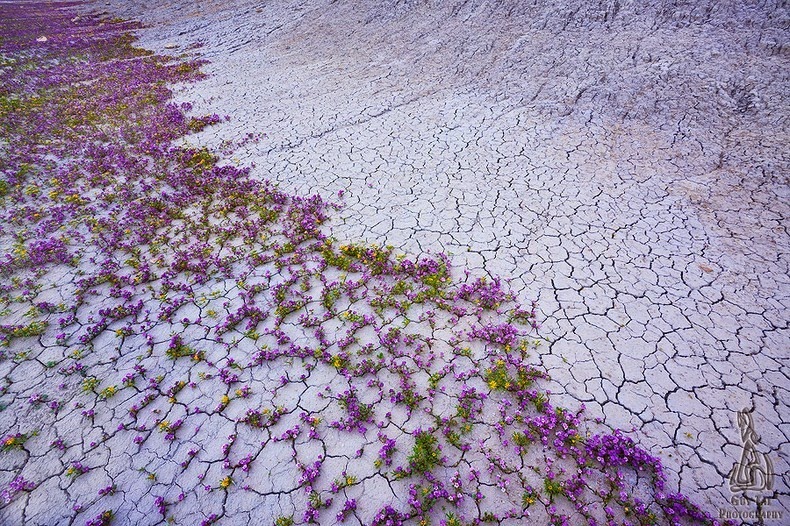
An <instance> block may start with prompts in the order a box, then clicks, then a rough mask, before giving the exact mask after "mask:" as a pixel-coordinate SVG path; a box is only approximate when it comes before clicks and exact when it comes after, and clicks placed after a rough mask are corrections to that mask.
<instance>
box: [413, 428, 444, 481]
mask: <svg viewBox="0 0 790 526" xmlns="http://www.w3.org/2000/svg"><path fill="white" fill-rule="evenodd" d="M437 442H438V441H437V439H436V437H435V436H433V434H431V433H430V432H429V431H418V432H417V436H416V438H415V441H414V449H413V450H412V452H411V454H410V455H409V458H408V460H409V466H411V468H412V470H415V471H417V472H420V473H425V472H426V471H431V470H432V469H433V468H435V467H436V466H437V465H439V462H440V461H441V456H440V452H439V449H438V447H437Z"/></svg>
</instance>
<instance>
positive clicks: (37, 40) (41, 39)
mask: <svg viewBox="0 0 790 526" xmlns="http://www.w3.org/2000/svg"><path fill="white" fill-rule="evenodd" d="M46 41H47V37H38V38H37V39H36V42H46Z"/></svg>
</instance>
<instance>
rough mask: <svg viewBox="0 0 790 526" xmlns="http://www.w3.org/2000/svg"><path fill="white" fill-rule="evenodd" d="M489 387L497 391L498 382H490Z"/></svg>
mask: <svg viewBox="0 0 790 526" xmlns="http://www.w3.org/2000/svg"><path fill="white" fill-rule="evenodd" d="M488 387H490V388H491V389H496V387H497V383H496V380H489V381H488Z"/></svg>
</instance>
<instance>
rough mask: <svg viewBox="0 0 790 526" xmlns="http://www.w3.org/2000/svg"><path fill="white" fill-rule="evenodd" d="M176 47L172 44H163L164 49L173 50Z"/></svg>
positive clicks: (176, 45)
mask: <svg viewBox="0 0 790 526" xmlns="http://www.w3.org/2000/svg"><path fill="white" fill-rule="evenodd" d="M177 47H178V44H173V43H172V42H171V43H169V44H165V49H175V48H177Z"/></svg>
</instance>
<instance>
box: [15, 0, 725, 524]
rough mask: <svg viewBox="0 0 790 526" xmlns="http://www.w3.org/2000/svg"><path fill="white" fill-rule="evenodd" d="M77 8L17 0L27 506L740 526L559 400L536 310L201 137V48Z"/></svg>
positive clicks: (18, 378) (275, 519) (18, 354)
mask: <svg viewBox="0 0 790 526" xmlns="http://www.w3.org/2000/svg"><path fill="white" fill-rule="evenodd" d="M71 5H72V4H70V3H67V2H60V3H58V2H55V3H47V4H36V5H30V4H21V3H20V4H17V3H3V4H0V35H2V36H0V53H1V54H0V172H1V173H2V179H0V213H1V214H2V223H0V240H1V241H0V243H2V260H0V276H2V279H0V283H2V289H0V290H1V292H0V294H1V295H0V309H2V320H1V321H2V324H0V340H1V341H2V351H0V352H1V353H2V354H0V367H2V372H3V378H4V382H5V383H4V384H3V386H2V396H1V397H0V402H1V403H2V411H1V412H0V430H2V431H3V433H4V434H3V436H2V437H1V438H2V445H1V448H2V449H1V450H0V487H1V488H2V495H1V496H0V499H1V500H0V522H2V523H3V524H86V525H100V524H159V523H173V524H202V525H207V524H214V523H217V524H247V523H253V524H275V525H277V526H285V525H289V524H306V523H316V524H336V523H337V524H340V523H344V524H366V525H367V524H371V525H385V524H401V523H408V524H442V525H461V524H464V525H466V524H557V525H559V524H570V525H576V524H589V525H596V524H597V525H604V524H631V525H637V524H641V525H648V524H718V522H717V521H716V520H714V519H713V518H712V517H711V516H710V515H708V514H706V513H705V512H704V511H703V510H700V509H699V508H698V507H697V506H695V505H694V504H693V502H692V500H693V499H692V500H690V499H689V498H687V497H686V496H683V495H679V494H674V493H672V492H671V491H668V490H667V489H666V488H665V476H664V473H663V471H662V468H661V461H660V460H659V459H658V458H656V457H654V456H652V455H650V454H649V453H648V452H647V451H645V450H643V449H641V448H640V447H639V446H638V444H637V443H638V440H639V439H638V437H637V436H631V435H630V434H629V433H626V432H622V431H611V430H609V429H607V428H606V427H604V426H603V425H602V424H601V423H600V422H595V421H592V419H590V418H588V417H586V416H585V412H584V408H583V407H575V408H563V407H560V406H558V405H555V402H554V399H553V397H552V394H551V393H550V392H547V391H546V390H545V387H543V384H544V382H545V380H546V378H547V374H546V373H545V372H544V371H543V370H541V369H540V368H538V367H536V366H535V364H536V363H537V362H536V361H535V360H534V357H535V356H536V354H538V353H540V352H541V350H540V342H539V339H538V336H537V333H536V328H537V323H538V320H537V319H536V314H535V310H534V305H527V306H524V305H519V304H518V303H517V302H516V301H515V299H514V296H513V295H512V294H511V293H510V292H509V291H508V289H507V287H506V286H505V285H504V283H503V282H501V281H500V280H498V279H488V280H486V279H482V278H479V279H466V276H465V275H464V272H463V270H458V269H452V268H450V265H449V261H448V259H447V258H446V257H445V256H443V255H442V254H428V255H426V254H419V255H409V254H398V253H395V252H394V251H393V250H392V249H390V248H387V247H381V246H372V245H366V244H341V243H339V242H338V241H336V240H334V239H333V238H332V237H331V236H330V235H329V230H328V228H327V227H326V226H325V223H326V222H328V221H329V220H330V219H331V217H332V214H333V211H334V210H335V208H336V206H335V205H334V204H333V203H332V202H331V201H327V200H326V199H325V198H322V197H321V196H318V195H315V196H312V197H309V198H304V197H297V196H292V195H288V194H286V193H284V192H282V191H280V190H278V188H277V187H275V186H274V185H272V184H271V183H268V182H266V181H261V180H258V179H256V178H253V177H251V176H250V174H249V171H248V170H247V169H240V168H236V167H234V166H230V165H226V164H223V163H222V162H221V160H220V157H219V156H218V155H219V153H218V152H212V151H208V150H206V149H200V148H190V147H184V146H177V145H176V142H175V141H176V140H177V139H179V138H182V137H183V136H185V135H187V134H189V133H191V132H196V131H200V130H202V129H203V128H205V127H206V126H210V125H212V124H215V123H217V122H219V121H220V120H222V119H223V117H220V116H218V115H207V116H190V112H189V110H190V107H189V106H188V105H185V104H182V105H176V104H174V103H172V102H170V99H171V91H170V89H169V87H168V86H170V85H172V84H173V83H177V82H193V81H198V80H200V78H201V75H202V74H201V72H200V66H201V62H200V61H199V60H196V59H195V58H194V56H183V57H181V58H179V59H172V58H167V57H162V56H157V55H154V54H152V53H150V52H147V51H144V50H142V49H138V48H135V47H134V46H133V42H134V37H133V36H132V35H131V33H130V31H132V30H134V29H135V28H136V26H135V25H134V24H132V23H129V22H125V21H123V20H120V19H108V18H100V17H96V16H77V15H76V14H75V12H73V11H71V10H70V9H69V7H70V6H71ZM243 140H244V141H254V140H256V139H255V137H246V138H244V139H243Z"/></svg>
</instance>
